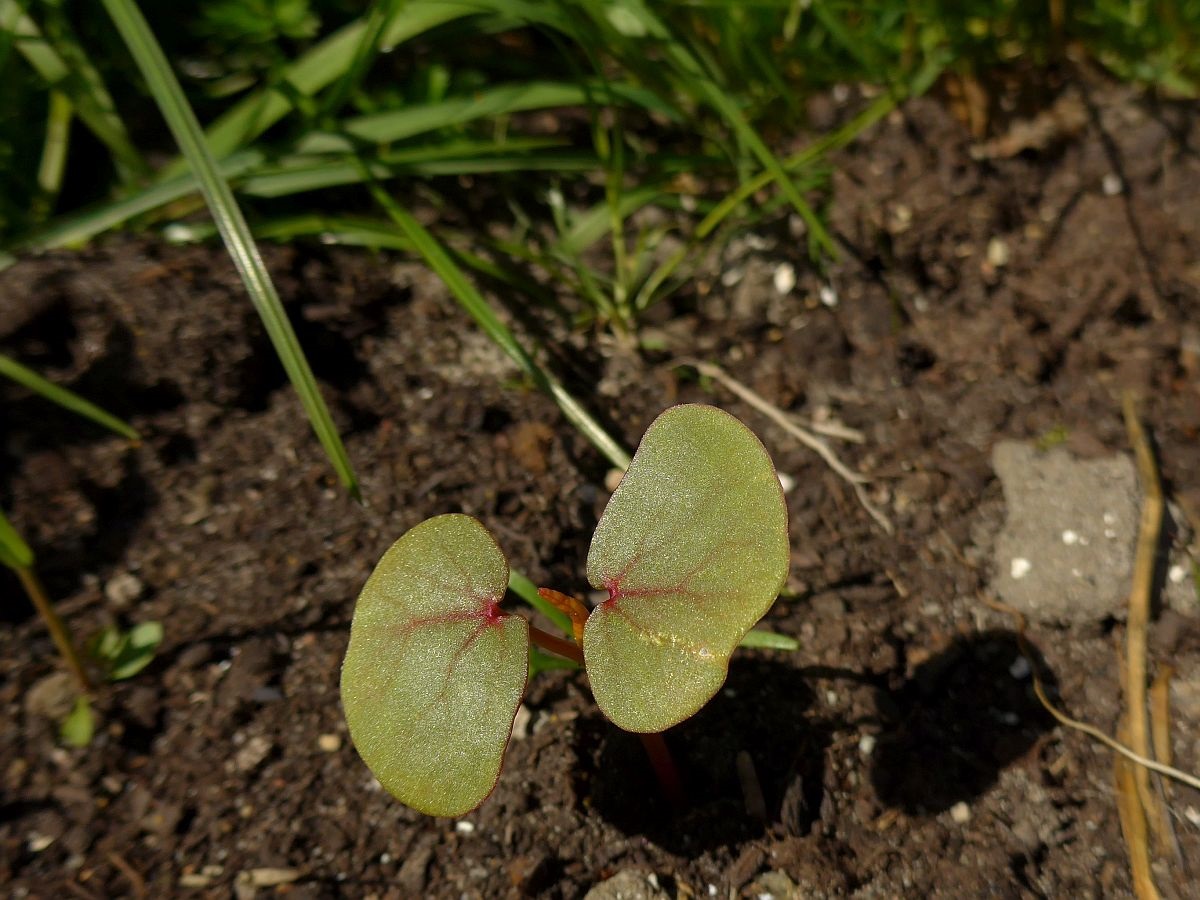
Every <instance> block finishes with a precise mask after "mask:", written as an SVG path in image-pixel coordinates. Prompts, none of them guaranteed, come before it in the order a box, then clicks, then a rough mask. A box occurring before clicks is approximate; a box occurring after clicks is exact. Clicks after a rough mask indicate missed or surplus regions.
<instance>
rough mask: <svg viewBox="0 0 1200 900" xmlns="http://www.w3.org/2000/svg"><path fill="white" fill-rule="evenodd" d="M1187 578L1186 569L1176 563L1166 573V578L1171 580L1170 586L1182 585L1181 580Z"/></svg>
mask: <svg viewBox="0 0 1200 900" xmlns="http://www.w3.org/2000/svg"><path fill="white" fill-rule="evenodd" d="M1186 577H1187V569H1185V568H1184V567H1183V566H1181V565H1179V564H1178V563H1176V564H1175V565H1173V566H1171V568H1170V569H1169V570H1168V571H1167V578H1169V579H1171V584H1183V579H1184V578H1186Z"/></svg>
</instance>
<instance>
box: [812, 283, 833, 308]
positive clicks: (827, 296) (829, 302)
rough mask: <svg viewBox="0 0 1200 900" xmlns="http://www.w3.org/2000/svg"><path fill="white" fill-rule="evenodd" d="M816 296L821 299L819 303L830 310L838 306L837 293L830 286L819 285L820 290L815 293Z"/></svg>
mask: <svg viewBox="0 0 1200 900" xmlns="http://www.w3.org/2000/svg"><path fill="white" fill-rule="evenodd" d="M817 296H819V297H820V298H821V302H822V303H824V304H825V305H826V306H828V307H829V308H830V309H833V307H835V306H837V305H838V295H837V291H835V290H834V289H833V287H832V286H831V285H828V284H823V285H821V290H820V291H818V292H817Z"/></svg>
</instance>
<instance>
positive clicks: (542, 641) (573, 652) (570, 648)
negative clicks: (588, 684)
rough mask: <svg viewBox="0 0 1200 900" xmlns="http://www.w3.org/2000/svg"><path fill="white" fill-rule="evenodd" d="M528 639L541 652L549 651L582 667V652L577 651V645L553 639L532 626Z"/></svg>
mask: <svg viewBox="0 0 1200 900" xmlns="http://www.w3.org/2000/svg"><path fill="white" fill-rule="evenodd" d="M529 639H530V640H531V641H533V642H534V643H535V644H537V645H538V646H539V647H541V648H542V649H543V650H549V651H550V652H551V653H555V654H557V655H559V656H564V657H566V658H567V659H569V660H573V661H574V662H577V663H579V665H581V666H582V665H583V651H582V650H580V649H579V645H578V644H573V643H571V642H570V641H568V640H566V639H565V638H560V637H555V636H554V635H552V634H549V633H547V632H545V631H542V629H540V628H538V627H537V626H536V625H533V624H531V625H530V626H529Z"/></svg>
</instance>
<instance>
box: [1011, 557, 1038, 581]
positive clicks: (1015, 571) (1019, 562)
mask: <svg viewBox="0 0 1200 900" xmlns="http://www.w3.org/2000/svg"><path fill="white" fill-rule="evenodd" d="M1032 568H1033V563H1031V562H1030V561H1029V560H1027V559H1026V558H1025V557H1023V556H1017V557H1014V558H1013V561H1012V567H1011V568H1010V570H1009V571H1010V572H1011V573H1012V577H1013V578H1024V577H1025V576H1026V575H1028V574H1029V570H1030V569H1032Z"/></svg>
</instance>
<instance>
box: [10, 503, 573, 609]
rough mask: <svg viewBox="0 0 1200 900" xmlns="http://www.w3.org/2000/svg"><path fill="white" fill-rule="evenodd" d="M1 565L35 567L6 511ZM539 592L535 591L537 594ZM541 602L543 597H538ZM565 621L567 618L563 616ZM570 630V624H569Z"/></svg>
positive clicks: (19, 567)
mask: <svg viewBox="0 0 1200 900" xmlns="http://www.w3.org/2000/svg"><path fill="white" fill-rule="evenodd" d="M0 563H2V564H4V565H6V566H8V567H9V568H10V569H28V568H29V567H30V566H32V565H33V551H32V550H30V549H29V545H28V544H27V543H25V539H24V538H23V537H21V535H20V533H19V532H18V531H17V529H15V528H13V527H12V525H11V524H10V523H9V521H8V518H7V517H6V516H5V515H4V511H3V510H0ZM536 593H537V591H536V590H535V591H534V594H536ZM538 599H539V600H541V599H542V598H541V597H538ZM563 618H564V619H565V618H566V616H563ZM567 627H568V629H569V628H570V623H569V622H568V623H567Z"/></svg>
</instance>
